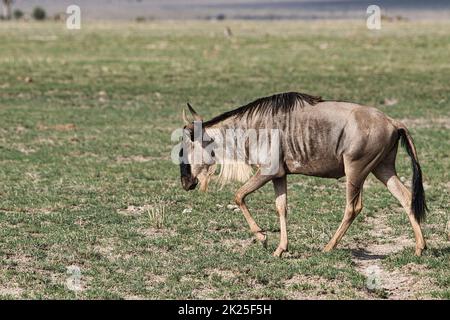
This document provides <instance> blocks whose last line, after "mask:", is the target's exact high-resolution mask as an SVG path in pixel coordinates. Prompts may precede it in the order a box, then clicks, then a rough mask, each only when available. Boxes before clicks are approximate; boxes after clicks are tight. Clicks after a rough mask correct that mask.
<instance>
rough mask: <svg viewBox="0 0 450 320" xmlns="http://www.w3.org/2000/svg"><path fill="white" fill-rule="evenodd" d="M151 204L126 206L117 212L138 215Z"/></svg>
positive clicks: (144, 211) (149, 207)
mask: <svg viewBox="0 0 450 320" xmlns="http://www.w3.org/2000/svg"><path fill="white" fill-rule="evenodd" d="M152 207H153V206H152V205H150V204H145V205H143V206H128V207H126V208H125V209H120V210H118V211H117V212H118V213H120V214H124V215H140V214H143V213H146V212H148V211H149V210H150V209H151V208H152Z"/></svg>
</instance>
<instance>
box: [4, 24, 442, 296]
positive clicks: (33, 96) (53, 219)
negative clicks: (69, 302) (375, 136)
mask: <svg viewBox="0 0 450 320" xmlns="http://www.w3.org/2000/svg"><path fill="white" fill-rule="evenodd" d="M225 25H228V26H230V27H231V29H232V31H233V34H234V36H233V37H232V38H227V37H225V36H224V32H223V30H224V27H225ZM449 27H450V24H449V23H443V22H442V23H426V22H422V23H416V22H402V23H395V24H393V23H385V24H384V25H383V29H382V30H381V31H379V32H373V31H369V30H367V29H366V28H365V24H364V22H363V21H362V22H308V23H293V22H288V23H287V22H283V23H278V22H273V23H266V22H265V23H256V22H251V23H250V22H226V24H225V23H209V22H190V23H182V22H178V23H169V22H165V23H163V22H160V23H148V24H134V23H130V24H120V25H112V24H95V25H88V24H85V25H83V26H82V29H81V30H80V31H68V30H65V28H64V25H62V24H56V23H48V24H29V23H26V24H9V23H1V24H0V43H1V45H0V295H1V296H2V297H3V298H32V299H35V298H157V299H160V298H251V299H254V298H256V299H258V298H276V299H278V298H280V299H281V298H321V299H327V298H346V299H348V298H364V299H370V298H392V297H395V298H447V299H448V298H450V291H449V287H450V268H449V264H450V249H449V242H448V240H447V230H446V224H447V221H448V220H449V207H448V199H449V192H450V182H449V171H450V158H449V150H450V147H449V140H450V132H449V128H450V118H449V117H450V93H449V92H450V91H449V83H450V61H449V56H448V53H449V52H450V28H449ZM290 90H295V91H300V92H307V93H311V94H318V95H322V96H323V97H324V98H327V99H341V100H351V101H356V102H360V103H364V104H368V105H374V106H377V107H379V108H380V109H381V110H383V111H384V112H386V113H387V114H389V115H390V116H393V117H396V118H397V119H402V120H403V121H404V122H405V123H406V124H407V125H408V126H409V128H410V129H411V132H412V134H413V136H414V138H415V142H416V146H417V148H418V151H419V156H420V160H421V163H422V166H423V171H424V175H425V186H426V192H427V197H428V202H429V208H430V213H429V217H428V220H427V223H426V224H425V226H424V231H425V235H426V237H427V239H429V250H428V251H426V253H425V254H424V256H423V257H420V258H417V257H414V256H413V246H414V244H413V235H412V231H411V228H410V226H409V223H408V221H407V219H406V216H405V214H404V212H403V211H402V210H401V208H400V205H399V204H398V203H397V201H395V199H393V197H392V196H391V195H390V194H389V193H388V191H387V190H386V189H385V188H384V187H383V186H382V185H381V184H380V183H378V182H377V181H375V179H374V178H370V179H369V181H368V182H367V183H366V186H365V191H364V205H365V208H364V210H363V212H362V214H361V215H360V216H359V217H358V219H357V221H356V222H355V223H354V224H353V225H352V227H351V228H350V230H349V232H348V234H347V235H346V237H345V238H344V239H343V241H342V243H341V245H340V247H339V249H338V250H336V251H334V252H332V253H329V254H324V253H322V252H321V248H322V247H323V246H324V245H325V244H326V242H327V241H328V240H329V238H330V237H331V235H332V234H333V232H334V230H335V229H336V228H337V226H338V224H339V222H340V219H341V217H342V214H343V206H344V184H343V182H342V181H335V180H325V179H319V178H308V177H302V176H291V177H289V210H290V211H289V212H290V213H289V221H288V232H289V239H290V254H289V255H287V256H286V257H285V258H283V259H277V258H273V257H272V256H271V252H272V251H273V250H274V249H275V248H276V245H277V244H278V232H277V231H278V223H277V217H276V215H275V211H274V199H273V191H272V187H271V186H270V185H268V186H266V187H264V188H263V189H262V190H261V191H259V192H258V193H256V194H255V195H252V196H251V198H250V200H249V206H250V210H251V211H252V212H253V214H254V216H255V217H256V220H257V221H258V222H259V224H260V225H261V226H263V227H265V228H267V229H268V230H269V247H268V250H265V249H264V248H263V247H262V246H260V245H259V244H257V243H253V242H252V240H251V235H250V233H249V232H248V227H247V225H246V223H245V221H244V219H243V217H242V215H241V213H240V212H236V211H235V210H234V209H233V208H232V207H231V206H230V205H232V204H233V203H232V199H233V191H234V190H235V189H236V188H237V185H232V186H228V187H226V188H224V189H223V190H221V191H218V192H215V191H216V190H217V189H218V188H217V187H213V190H212V192H210V193H207V194H201V193H199V192H198V191H194V192H191V193H186V192H184V191H182V190H181V188H180V183H179V176H178V175H179V172H178V167H177V166H176V165H174V164H172V163H171V161H170V151H171V149H172V147H173V145H174V143H173V142H171V140H170V134H171V132H172V131H173V130H174V129H176V128H178V127H179V126H180V125H181V124H182V122H181V116H180V111H181V107H182V106H183V105H184V103H185V102H186V101H187V100H189V101H190V102H191V103H192V104H193V105H194V107H196V108H197V109H198V111H200V112H201V113H202V114H203V115H204V117H205V118H208V117H211V116H213V115H216V114H218V113H220V112H223V111H226V110H229V109H231V108H233V107H237V106H239V105H242V104H244V103H246V102H249V101H251V100H252V99H254V98H257V97H260V96H263V95H268V94H271V93H274V92H282V91H290ZM397 163H398V170H399V175H400V176H401V177H404V179H406V181H407V182H409V180H410V177H411V171H410V168H409V166H410V163H409V158H407V156H406V154H405V152H404V151H403V150H402V151H401V152H400V153H399V157H398V161H397ZM163 208H164V209H163ZM186 209H187V210H186ZM155 210H156V211H155ZM162 211H164V215H162V214H161V212H162ZM155 213H156V217H155ZM377 248H378V249H377ZM380 248H384V249H380ZM377 250H378V251H377ZM378 253H386V254H383V255H381V256H380V255H377V254H378ZM367 261H368V262H367ZM371 261H373V263H374V264H376V265H377V268H381V274H382V276H380V277H382V280H383V281H382V282H383V283H381V284H379V285H378V286H377V287H376V288H375V290H372V291H368V290H367V288H366V282H367V281H366V276H367V275H368V274H367V272H366V271H367V270H366V269H365V268H367V267H370V265H371V263H372V262H371ZM69 266H76V267H78V268H80V271H81V280H80V281H81V282H80V283H79V286H76V288H78V290H69V289H68V286H67V283H68V281H69V282H70V281H75V282H76V276H75V275H74V274H73V273H71V272H72V271H70V270H69V271H68V269H67V268H68V267H69ZM73 279H75V280H73ZM395 279H397V280H395ZM398 279H400V282H399V280H398ZM391 281H392V283H393V284H395V285H392V283H391ZM396 281H397V282H396ZM390 283H391V284H390ZM69 287H70V286H69Z"/></svg>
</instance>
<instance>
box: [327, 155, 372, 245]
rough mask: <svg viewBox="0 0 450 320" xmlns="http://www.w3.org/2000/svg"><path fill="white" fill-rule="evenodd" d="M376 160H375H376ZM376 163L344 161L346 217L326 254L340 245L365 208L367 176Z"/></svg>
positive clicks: (329, 243)
mask: <svg viewBox="0 0 450 320" xmlns="http://www.w3.org/2000/svg"><path fill="white" fill-rule="evenodd" d="M374 160H375V159H374ZM374 162H375V161H371V162H370V163H369V164H365V165H364V164H363V163H358V162H352V161H349V160H346V159H344V165H345V172H346V178H347V182H346V203H347V204H346V206H345V212H344V217H343V219H342V222H341V224H340V225H339V227H338V229H337V230H336V233H335V234H334V236H333V237H332V238H331V240H330V242H328V244H327V245H326V246H325V248H324V249H323V251H324V252H328V251H330V250H332V249H334V248H336V246H337V245H338V243H339V241H341V239H342V237H343V236H344V234H345V233H346V232H347V230H348V228H349V227H350V225H351V224H352V222H353V221H354V220H355V218H356V217H357V216H358V214H359V213H360V212H361V210H362V208H363V204H362V188H363V185H364V181H365V180H366V177H367V175H368V174H369V172H370V170H371V169H369V168H373V165H374Z"/></svg>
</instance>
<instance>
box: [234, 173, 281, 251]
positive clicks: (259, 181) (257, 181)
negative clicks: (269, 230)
mask: <svg viewBox="0 0 450 320" xmlns="http://www.w3.org/2000/svg"><path fill="white" fill-rule="evenodd" d="M272 178H273V177H272V176H266V175H261V174H260V173H259V172H258V173H257V174H256V175H254V176H253V177H251V178H250V180H248V181H247V182H246V183H245V184H244V185H243V186H242V187H241V188H240V189H239V190H238V191H237V192H236V195H235V198H234V199H235V201H236V204H237V205H238V206H239V208H240V209H241V211H242V213H243V214H244V217H245V220H247V223H248V225H249V226H250V231H251V232H253V233H254V234H255V237H256V239H258V240H259V241H261V242H262V243H263V245H264V246H266V244H267V242H266V240H267V236H266V234H265V232H264V231H263V229H261V228H260V227H259V226H258V224H257V223H256V221H255V219H253V217H252V216H251V215H250V212H249V211H248V208H247V205H246V204H245V197H246V196H248V195H249V194H250V193H252V192H254V191H255V190H258V189H259V188H261V187H262V186H263V185H265V184H266V183H267V182H268V181H270V180H272Z"/></svg>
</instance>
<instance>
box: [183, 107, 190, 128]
mask: <svg viewBox="0 0 450 320" xmlns="http://www.w3.org/2000/svg"><path fill="white" fill-rule="evenodd" d="M183 122H184V124H185V125H188V124H189V123H191V122H190V121H189V119H188V118H187V116H186V110H184V108H183Z"/></svg>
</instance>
